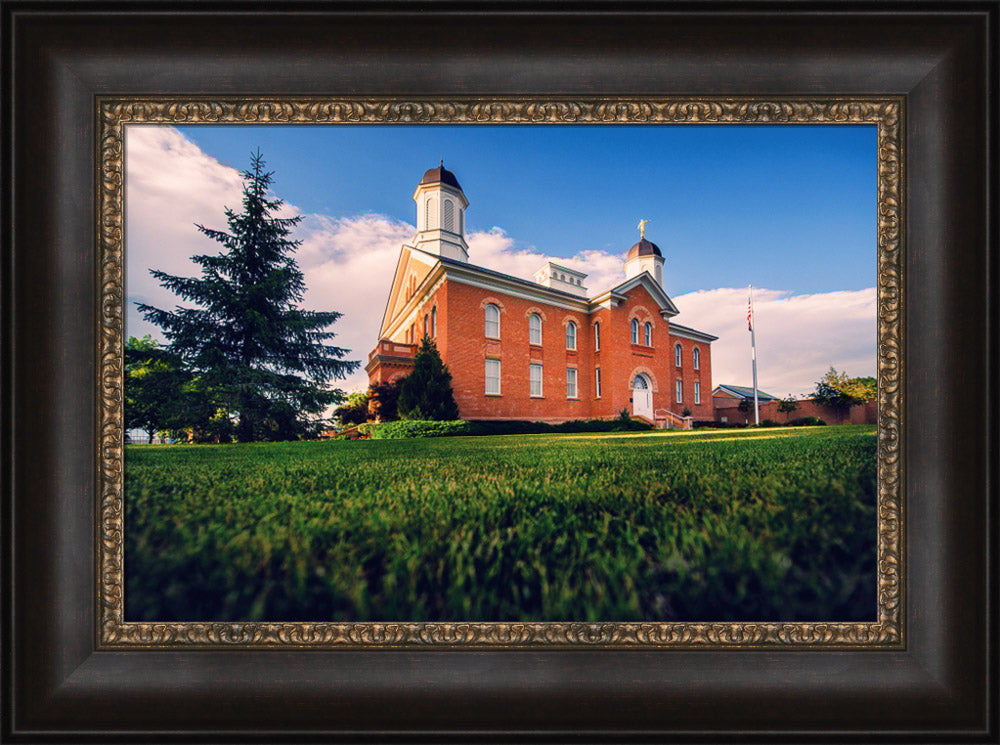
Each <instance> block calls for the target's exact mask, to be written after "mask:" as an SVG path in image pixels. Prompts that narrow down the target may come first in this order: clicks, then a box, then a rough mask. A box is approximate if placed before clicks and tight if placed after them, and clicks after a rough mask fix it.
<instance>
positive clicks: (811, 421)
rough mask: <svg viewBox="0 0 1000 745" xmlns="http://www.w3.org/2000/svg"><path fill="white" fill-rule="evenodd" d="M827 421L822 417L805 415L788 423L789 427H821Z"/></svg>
mask: <svg viewBox="0 0 1000 745" xmlns="http://www.w3.org/2000/svg"><path fill="white" fill-rule="evenodd" d="M825 424H826V422H824V421H823V420H822V419H820V418H818V417H814V416H803V417H799V418H798V419H793V420H792V421H790V422H789V423H788V426H789V427H819V426H824V425H825Z"/></svg>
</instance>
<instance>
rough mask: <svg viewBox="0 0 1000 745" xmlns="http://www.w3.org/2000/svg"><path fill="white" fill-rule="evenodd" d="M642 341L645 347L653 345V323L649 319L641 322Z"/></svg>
mask: <svg viewBox="0 0 1000 745" xmlns="http://www.w3.org/2000/svg"><path fill="white" fill-rule="evenodd" d="M642 341H643V343H644V344H645V345H646V346H647V347H651V346H653V324H651V323H650V322H649V321H646V322H645V323H644V324H642Z"/></svg>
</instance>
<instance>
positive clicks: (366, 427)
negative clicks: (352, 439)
mask: <svg viewBox="0 0 1000 745" xmlns="http://www.w3.org/2000/svg"><path fill="white" fill-rule="evenodd" d="M379 426H380V425H379V424H376V423H375V422H365V423H364V424H359V425H358V434H359V435H363V436H364V437H373V436H374V434H375V430H376V429H378V428H379Z"/></svg>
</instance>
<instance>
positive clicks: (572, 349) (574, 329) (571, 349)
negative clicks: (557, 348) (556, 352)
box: [566, 321, 579, 352]
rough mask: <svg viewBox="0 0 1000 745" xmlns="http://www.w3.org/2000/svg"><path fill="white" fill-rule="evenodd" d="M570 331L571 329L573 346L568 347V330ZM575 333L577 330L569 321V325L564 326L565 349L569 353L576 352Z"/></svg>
mask: <svg viewBox="0 0 1000 745" xmlns="http://www.w3.org/2000/svg"><path fill="white" fill-rule="evenodd" d="M570 329H573V346H570V344H569V342H570V338H569V330H570ZM577 332H579V329H578V328H577V326H576V323H575V322H573V321H570V322H569V323H567V324H566V349H568V350H569V351H571V352H575V351H576V337H577Z"/></svg>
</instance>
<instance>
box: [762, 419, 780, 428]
mask: <svg viewBox="0 0 1000 745" xmlns="http://www.w3.org/2000/svg"><path fill="white" fill-rule="evenodd" d="M760 426H761V427H780V426H781V422H776V421H774V420H773V419H765V420H764V421H762V422H761V423H760Z"/></svg>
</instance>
